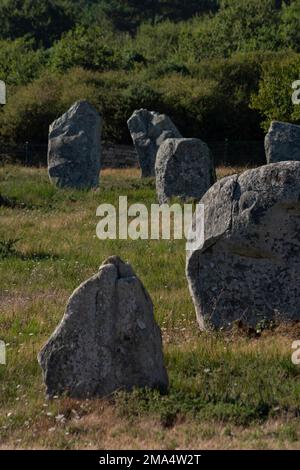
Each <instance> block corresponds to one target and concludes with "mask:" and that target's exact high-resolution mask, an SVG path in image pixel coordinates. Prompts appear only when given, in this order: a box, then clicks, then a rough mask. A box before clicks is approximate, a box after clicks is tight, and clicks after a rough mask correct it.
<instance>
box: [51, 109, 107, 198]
mask: <svg viewBox="0 0 300 470" xmlns="http://www.w3.org/2000/svg"><path fill="white" fill-rule="evenodd" d="M100 168H101V117H100V116H99V114H98V113H97V111H96V110H95V109H94V108H93V106H91V105H90V104H89V103H88V102H87V101H77V102H76V103H75V104H73V106H71V108H70V109H69V110H68V111H67V112H66V113H65V114H63V115H62V116H61V117H60V118H58V119H57V120H56V121H54V122H53V123H52V124H51V126H50V129H49V143H48V172H49V177H50V180H51V182H52V183H54V184H55V185H57V186H59V187H62V188H63V187H70V188H78V189H84V188H96V187H98V185H99V173H100Z"/></svg>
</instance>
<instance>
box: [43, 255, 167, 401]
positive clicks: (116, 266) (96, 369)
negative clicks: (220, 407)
mask: <svg viewBox="0 0 300 470" xmlns="http://www.w3.org/2000/svg"><path fill="white" fill-rule="evenodd" d="M39 362H40V365H41V367H42V369H43V372H44V380H45V383H46V388H47V394H48V396H50V397H53V396H54V395H61V394H67V395H69V396H71V397H79V398H86V397H91V396H99V397H105V396H108V395H110V394H111V393H113V392H116V391H118V390H123V389H124V390H131V389H133V388H134V387H139V388H144V387H148V388H157V389H159V390H161V391H166V390H167V388H168V377H167V373H166V370H165V367H164V361H163V352H162V339H161V333H160V329H159V327H158V325H157V324H156V322H155V319H154V314H153V305H152V301H151V299H150V297H149V294H148V293H147V291H146V289H145V288H144V286H143V284H142V283H141V281H140V280H139V279H138V278H137V277H136V275H135V274H134V272H133V270H132V268H131V266H130V265H129V264H125V263H124V262H123V261H121V260H120V259H119V258H117V257H111V258H109V259H108V260H107V261H106V262H105V263H104V264H103V265H102V266H101V267H100V270H99V272H98V273H97V274H96V275H95V276H93V277H92V278H91V279H89V280H88V281H86V282H85V283H83V284H82V285H81V286H80V287H79V288H78V289H76V290H75V292H74V293H73V294H72V296H71V298H70V300H69V302H68V305H67V309H66V313H65V315H64V317H63V319H62V322H61V324H60V325H59V326H58V328H57V329H56V331H55V332H54V333H53V335H52V336H51V338H50V339H49V341H48V342H47V344H46V345H45V346H44V348H43V349H42V351H41V352H40V354H39Z"/></svg>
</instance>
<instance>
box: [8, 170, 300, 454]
mask: <svg viewBox="0 0 300 470" xmlns="http://www.w3.org/2000/svg"><path fill="white" fill-rule="evenodd" d="M238 171H241V169H238ZM232 172H234V170H233V169H224V168H220V169H219V170H218V174H219V176H224V175H225V174H229V173H232ZM0 194H2V195H5V196H6V197H8V198H10V199H11V200H13V201H14V202H15V206H14V207H0V282H1V283H0V340H4V341H5V343H6V344H7V365H6V366H4V365H0V449H7V448H55V449H56V448H58V449H82V448H84V449H103V448H104V449H105V448H109V449H126V448H128V449H129V448H131V449H140V448H143V449H151V448H152V449H153V448H157V449H189V448H190V449H191V448H201V449H217V448H225V449H233V448H240V449H244V448H256V449H267V448H291V449H293V448H300V442H299V439H300V367H297V366H294V365H293V364H292V362H291V353H292V350H291V344H292V342H293V341H295V340H298V339H300V325H293V326H281V327H277V328H273V329H272V330H270V329H269V330H268V329H266V330H263V331H258V332H253V331H247V330H245V329H242V328H238V327H236V328H235V330H234V331H232V332H231V333H201V332H200V331H199V329H198V327H197V323H196V319H195V312H194V308H193V305H192V302H191V299H190V296H189V293H188V289H187V283H186V279H185V246H184V243H185V242H184V241H100V240H99V239H98V238H96V231H95V230H96V224H97V222H98V219H97V217H96V208H97V206H98V205H99V204H100V203H103V202H109V203H113V204H117V202H118V197H119V195H127V196H128V201H129V203H132V202H145V203H146V204H147V205H150V204H151V203H152V202H155V189H154V182H153V181H152V180H141V179H139V175H138V171H137V170H119V171H118V170H106V171H104V172H103V176H102V181H101V188H100V190H98V191H91V192H78V191H67V190H58V189H56V188H54V187H53V186H51V185H50V184H49V182H48V178H47V174H46V170H45V169H31V168H22V167H19V166H9V165H6V166H2V167H0ZM110 255H119V256H120V257H121V258H123V259H124V260H127V261H129V262H130V263H131V264H132V266H133V268H134V270H135V271H136V273H137V274H138V276H139V277H140V278H141V279H142V281H143V283H144V284H145V286H146V288H147V289H148V291H149V293H150V295H151V297H152V299H153V302H154V306H155V314H156V318H157V321H158V322H159V324H160V326H161V328H162V333H163V340H164V350H165V359H166V366H167V369H168V372H169V377H170V392H169V394H168V395H166V396H163V397H162V396H159V395H158V394H157V393H156V392H149V391H134V392H133V393H131V394H126V393H119V394H118V395H116V396H113V397H110V398H109V399H107V400H88V401H76V400H70V399H66V398H64V399H55V400H53V401H52V402H49V401H47V400H46V399H45V394H44V386H43V382H42V375H41V370H40V368H39V366H38V363H37V359H36V355H37V352H38V351H39V349H40V347H41V346H42V344H43V343H44V342H45V340H46V339H47V337H48V336H49V335H50V333H51V332H52V331H53V329H54V328H55V326H56V325H57V323H58V322H59V321H60V319H61V317H62V315H63V312H64V308H65V304H66V301H67V299H68V297H69V296H70V294H71V293H72V291H73V290H74V288H75V287H77V286H78V285H79V284H80V283H81V282H82V281H84V280H86V279H87V278H88V277H90V276H91V275H92V274H93V273H95V272H96V271H97V269H98V267H99V266H100V264H101V263H102V262H103V261H104V259H105V258H107V257H108V256H110Z"/></svg>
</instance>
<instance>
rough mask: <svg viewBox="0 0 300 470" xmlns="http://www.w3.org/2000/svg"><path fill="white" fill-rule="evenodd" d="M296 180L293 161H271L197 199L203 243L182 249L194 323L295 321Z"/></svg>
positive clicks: (299, 252) (298, 259)
mask: <svg viewBox="0 0 300 470" xmlns="http://www.w3.org/2000/svg"><path fill="white" fill-rule="evenodd" d="M299 181H300V162H281V163H276V164H275V163H274V164H270V165H266V166H263V167H260V168H257V169H254V170H249V171H246V172H245V173H243V174H242V175H240V176H238V175H233V176H229V177H227V178H224V179H222V180H220V181H218V182H217V183H216V184H215V185H214V186H213V187H212V188H210V190H209V191H208V192H207V193H206V194H205V196H204V197H203V198H202V200H201V203H203V204H204V208H205V216H204V229H205V236H204V242H202V243H201V244H200V245H199V246H198V247H195V248H194V249H192V250H191V251H189V252H188V253H187V278H188V283H189V287H190V291H191V294H192V298H193V301H194V304H195V307H196V312H197V317H198V321H199V325H200V328H201V329H207V328H209V327H213V328H217V329H219V328H229V327H230V326H231V325H232V323H233V322H234V321H236V320H240V321H242V322H243V323H244V324H245V325H247V326H253V327H255V326H256V325H257V324H258V323H260V322H261V321H265V320H266V321H270V320H277V321H290V320H300V242H299V234H300V185H299ZM199 226H200V227H202V226H203V224H201V222H200V223H199ZM191 238H193V237H191Z"/></svg>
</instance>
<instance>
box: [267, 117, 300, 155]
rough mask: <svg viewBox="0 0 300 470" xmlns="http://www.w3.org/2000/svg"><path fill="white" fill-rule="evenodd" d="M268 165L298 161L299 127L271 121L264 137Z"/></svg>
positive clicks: (299, 145)
mask: <svg viewBox="0 0 300 470" xmlns="http://www.w3.org/2000/svg"><path fill="white" fill-rule="evenodd" d="M265 151H266V158H267V162H268V163H277V162H284V161H288V160H293V161H300V126H296V125H295V124H289V123H288V122H278V121H273V122H272V123H271V126H270V129H269V132H268V134H267V135H266V137H265Z"/></svg>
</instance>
